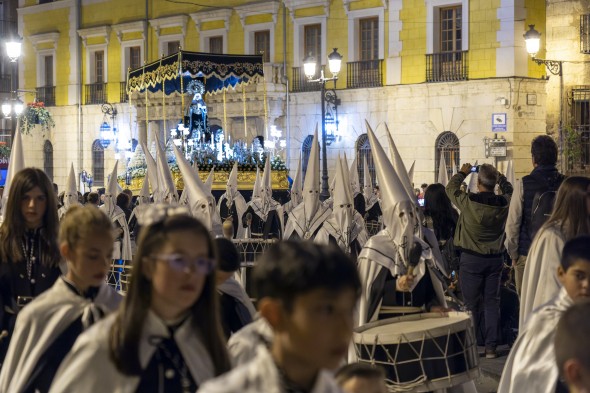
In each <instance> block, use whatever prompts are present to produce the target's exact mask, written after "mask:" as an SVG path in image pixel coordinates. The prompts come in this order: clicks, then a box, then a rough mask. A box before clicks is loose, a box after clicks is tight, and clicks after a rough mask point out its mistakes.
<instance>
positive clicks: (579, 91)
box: [565, 86, 590, 169]
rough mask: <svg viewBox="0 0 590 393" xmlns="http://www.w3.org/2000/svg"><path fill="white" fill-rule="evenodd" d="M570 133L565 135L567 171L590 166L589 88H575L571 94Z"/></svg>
mask: <svg viewBox="0 0 590 393" xmlns="http://www.w3.org/2000/svg"><path fill="white" fill-rule="evenodd" d="M570 103H571V119H570V127H571V129H570V131H569V132H570V133H572V134H571V135H566V146H565V150H566V155H567V156H568V160H567V163H568V169H575V168H577V167H579V168H581V169H586V168H588V167H589V166H590V86H576V87H575V88H573V89H572V92H571V100H570Z"/></svg>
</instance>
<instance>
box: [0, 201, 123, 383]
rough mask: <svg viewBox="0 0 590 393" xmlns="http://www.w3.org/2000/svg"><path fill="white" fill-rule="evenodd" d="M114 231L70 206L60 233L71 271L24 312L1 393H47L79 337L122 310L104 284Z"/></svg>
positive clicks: (102, 219)
mask: <svg viewBox="0 0 590 393" xmlns="http://www.w3.org/2000/svg"><path fill="white" fill-rule="evenodd" d="M113 232H114V228H113V224H112V223H111V220H110V219H109V218H108V217H107V216H106V215H105V214H104V213H102V212H101V211H100V210H98V209H97V208H95V207H92V206H91V207H82V206H70V207H69V209H68V211H67V213H66V214H65V216H64V218H63V219H62V221H61V225H60V228H59V249H60V252H61V254H62V255H63V257H64V259H65V260H66V262H67V264H68V272H67V273H66V274H65V275H64V276H62V277H61V278H60V279H59V280H57V281H56V282H55V284H53V286H52V287H51V288H50V289H49V290H47V291H46V292H44V293H43V294H42V295H41V296H39V297H37V298H36V299H35V300H33V301H32V302H31V303H30V304H29V305H28V306H27V307H25V308H24V309H23V310H22V311H21V312H20V313H19V315H18V318H17V320H16V326H15V329H14V335H13V338H12V340H11V342H10V347H9V348H8V355H7V356H6V360H5V362H4V365H3V367H2V372H1V373H0V392H11V393H25V392H33V391H34V392H40V393H46V392H48V391H49V386H50V385H51V381H52V380H53V377H54V376H55V373H56V372H57V369H58V367H59V365H60V364H61V362H62V361H63V359H64V358H65V356H66V355H67V353H68V352H69V351H70V349H71V348H72V346H73V345H74V342H75V341H76V338H77V337H78V336H79V335H80V334H81V333H82V331H84V329H86V328H88V327H89V326H90V325H92V324H93V323H94V322H96V321H98V320H100V319H101V318H102V317H103V316H104V315H105V314H107V313H109V312H111V311H113V310H115V309H116V308H117V306H118V305H119V303H120V301H121V300H122V296H121V295H119V294H118V293H117V292H116V291H115V290H114V289H112V288H111V287H109V286H108V285H107V283H106V282H105V277H106V274H107V272H108V268H109V264H110V261H111V255H112V252H113V241H114V233H113Z"/></svg>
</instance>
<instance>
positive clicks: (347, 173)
mask: <svg viewBox="0 0 590 393" xmlns="http://www.w3.org/2000/svg"><path fill="white" fill-rule="evenodd" d="M338 158H340V156H338ZM340 161H341V164H342V169H343V170H344V177H345V178H346V179H350V170H349V169H348V158H347V157H346V152H344V153H343V156H342V158H341V159H340ZM337 169H338V167H336V168H335V169H334V178H333V179H332V183H334V181H335V180H336V170H337ZM349 184H350V185H351V186H352V182H351V181H350V180H349ZM332 188H334V186H333V185H332ZM351 189H352V188H351ZM352 192H353V196H354V191H352Z"/></svg>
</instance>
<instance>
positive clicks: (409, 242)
mask: <svg viewBox="0 0 590 393" xmlns="http://www.w3.org/2000/svg"><path fill="white" fill-rule="evenodd" d="M367 127H368V125H367ZM368 135H369V140H370V142H371V148H372V151H373V159H374V162H375V169H376V172H377V178H378V179H379V184H380V186H381V191H382V192H381V195H382V200H381V209H382V211H383V223H384V224H385V227H386V228H385V229H384V230H382V231H381V232H379V233H378V234H377V235H375V236H373V237H372V238H371V239H369V241H368V242H367V243H366V244H365V246H364V247H363V249H362V251H361V253H360V255H359V258H358V269H359V273H360V275H361V281H362V282H363V283H365V285H366V286H365V288H364V289H363V293H362V295H361V300H360V305H359V315H358V319H357V326H360V325H363V324H365V323H367V322H370V321H374V320H377V319H384V318H390V317H395V316H399V315H404V314H408V313H416V312H423V311H433V310H441V309H444V307H445V306H446V303H445V300H444V296H443V290H442V285H441V283H440V281H439V280H438V278H437V277H436V276H434V272H433V269H430V268H429V267H428V265H429V264H430V263H432V259H433V254H432V250H431V249H430V246H429V245H428V244H427V243H425V242H424V241H422V240H421V239H420V238H418V237H417V236H415V235H414V226H415V223H416V219H417V218H416V217H415V214H414V213H415V208H414V205H413V202H412V200H411V199H410V197H409V195H408V194H407V193H406V192H405V190H404V187H403V184H402V180H400V178H399V177H398V176H397V174H396V171H395V169H394V168H393V166H392V164H391V162H390V161H389V159H388V158H387V156H386V155H385V152H384V151H383V148H382V147H381V145H380V144H379V142H378V141H377V139H376V137H375V135H374V134H373V132H372V130H371V129H370V128H369V127H368ZM384 306H389V307H388V308H389V310H387V311H388V313H385V312H383V311H385V310H384V309H383V308H384Z"/></svg>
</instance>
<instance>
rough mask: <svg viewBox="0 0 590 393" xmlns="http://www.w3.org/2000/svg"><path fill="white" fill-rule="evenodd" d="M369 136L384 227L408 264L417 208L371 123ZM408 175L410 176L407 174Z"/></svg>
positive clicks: (368, 127)
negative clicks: (377, 180)
mask: <svg viewBox="0 0 590 393" xmlns="http://www.w3.org/2000/svg"><path fill="white" fill-rule="evenodd" d="M366 124H367V135H368V137H369V143H370V144H371V152H372V153H373V160H374V163H375V171H376V172H377V178H378V179H379V189H380V191H381V210H382V211H383V223H384V224H385V226H386V230H387V232H388V233H389V235H390V237H391V238H392V240H393V242H394V243H395V244H396V245H397V246H398V247H399V248H400V255H402V258H403V259H404V261H405V262H406V263H407V262H408V260H409V251H410V250H411V249H412V246H413V243H414V212H415V209H414V206H413V202H412V199H411V198H410V197H409V196H408V194H407V192H406V191H405V189H404V186H403V183H402V181H401V180H400V178H399V176H398V173H399V172H397V171H395V170H394V168H393V165H392V164H391V162H390V161H389V159H388V158H387V155H386V154H385V151H384V150H383V147H382V146H381V144H380V143H379V141H378V140H377V138H376V137H375V134H374V133H373V130H372V129H371V126H370V125H369V123H368V122H366ZM403 173H405V174H406V175H407V172H406V171H405V168H404V171H403Z"/></svg>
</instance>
